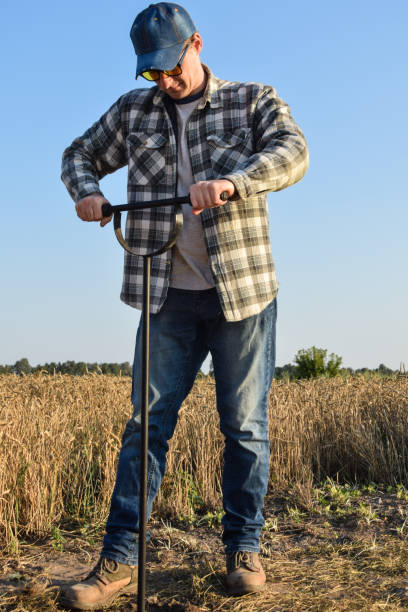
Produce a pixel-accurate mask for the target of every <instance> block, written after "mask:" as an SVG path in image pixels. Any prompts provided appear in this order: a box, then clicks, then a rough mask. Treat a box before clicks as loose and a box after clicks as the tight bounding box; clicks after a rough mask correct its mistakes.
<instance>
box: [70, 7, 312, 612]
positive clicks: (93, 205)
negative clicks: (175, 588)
mask: <svg viewBox="0 0 408 612" xmlns="http://www.w3.org/2000/svg"><path fill="white" fill-rule="evenodd" d="M131 39H132V42H133V45H134V48H135V52H136V55H137V73H136V77H138V76H142V77H144V78H146V79H147V80H148V81H152V82H153V84H154V86H153V87H148V88H146V89H136V90H134V91H131V92H129V93H127V94H125V95H123V96H122V97H121V98H119V100H118V101H117V102H116V103H115V104H114V105H113V106H112V107H111V108H110V109H109V111H108V112H107V113H106V114H105V115H103V116H102V117H101V119H100V120H99V121H98V122H96V123H95V124H94V125H93V126H92V127H91V128H90V129H89V130H88V131H87V132H85V134H84V135H83V136H82V137H80V138H77V139H76V140H75V141H74V142H73V143H72V145H71V146H70V147H69V148H68V149H67V150H66V151H65V153H64V158H63V172H62V178H63V181H64V182H65V184H66V186H67V188H68V190H69V192H70V194H71V196H72V198H73V199H74V201H75V202H76V210H77V214H78V216H79V217H80V218H81V219H82V220H84V221H100V224H101V226H104V225H105V224H106V223H108V222H109V221H110V219H106V218H105V219H104V218H102V214H101V206H102V204H103V203H104V202H106V199H105V198H104V196H103V194H102V192H101V191H100V187H99V183H98V181H99V179H101V178H102V177H103V176H105V175H106V174H107V173H109V172H114V171H115V170H117V169H118V168H120V167H122V166H124V165H128V168H129V173H128V199H129V202H131V203H137V202H139V201H149V200H158V199H161V198H171V197H173V196H175V195H185V194H187V193H190V197H191V202H192V207H190V206H188V205H186V206H184V210H183V216H184V225H183V230H182V233H181V235H180V237H179V239H178V241H177V243H176V246H175V247H174V248H173V249H172V251H170V252H169V251H168V252H166V253H164V254H162V255H159V256H156V257H154V258H153V262H152V280H151V293H152V298H151V313H152V314H151V323H150V327H151V332H150V334H151V346H152V349H151V355H150V403H149V467H148V470H149V472H148V512H150V510H151V507H152V503H153V500H154V497H155V495H156V493H157V491H158V488H159V486H160V482H161V479H162V477H163V474H164V470H165V462H166V452H167V450H168V440H169V439H170V438H171V437H172V434H173V431H174V428H175V425H176V422H177V414H178V409H179V407H180V405H181V403H182V402H183V400H184V399H185V397H186V396H187V394H188V393H189V391H190V389H191V387H192V385H193V382H194V379H195V377H196V374H197V372H198V371H199V369H200V366H201V365H202V363H203V361H204V359H205V358H206V356H207V354H208V353H209V352H210V353H211V356H212V361H213V367H214V375H215V380H216V393H217V409H218V412H219V416H220V427H221V431H222V433H223V434H224V436H225V452H224V468H223V483H222V488H223V506H224V510H225V516H224V518H223V543H224V545H225V550H226V561H227V579H226V584H227V588H228V591H229V592H230V593H232V594H236V595H239V594H243V593H248V592H253V591H259V590H262V589H263V588H264V584H265V573H264V571H263V569H262V566H261V563H260V561H259V556H258V553H259V538H260V532H261V529H262V526H263V517H262V507H263V501H264V496H265V493H266V489H267V484H268V464H269V439H268V418H267V410H268V394H269V389H270V385H271V383H272V378H273V372H274V365H275V321H276V294H277V282H276V277H275V271H274V265H273V260H272V256H271V250H270V239H269V228H268V211H267V201H266V193H267V192H269V191H278V190H280V189H283V188H285V187H288V186H289V185H291V184H293V183H295V182H297V181H299V180H300V179H301V178H302V177H303V175H304V173H305V172H306V169H307V164H308V153H307V145H306V143H305V139H304V137H303V134H302V132H301V131H300V129H299V128H298V127H297V125H296V124H295V122H294V120H293V119H292V117H291V115H290V112H289V109H288V106H287V105H286V104H285V103H284V102H283V101H282V100H280V99H279V98H278V97H277V95H276V92H275V90H274V89H273V88H272V87H269V86H265V85H262V84H259V83H233V82H229V81H224V80H219V79H217V78H216V77H215V76H214V75H213V74H212V72H211V71H210V70H209V68H207V67H206V66H204V65H203V64H202V63H201V61H200V52H201V49H202V44H203V43H202V39H201V36H200V34H199V33H198V32H197V30H196V28H195V26H194V24H193V22H192V20H191V17H190V16H189V14H188V13H187V12H186V11H185V10H184V9H183V8H182V7H181V6H179V5H177V4H171V3H167V2H160V3H159V4H151V5H150V6H149V7H148V8H147V9H145V10H144V11H142V12H141V13H140V14H139V15H138V16H137V17H136V19H135V21H134V23H133V26H132V29H131ZM223 192H227V194H228V201H227V202H225V201H224V200H223V199H221V198H220V196H221V194H222V193H223ZM172 214H173V213H172V211H171V209H170V208H169V207H168V208H161V209H152V210H150V211H139V212H131V213H129V215H128V222H127V240H128V242H129V243H130V245H131V246H133V247H134V248H138V249H139V250H140V253H141V254H143V253H144V252H146V251H151V250H154V249H155V248H157V247H158V246H159V245H160V244H163V243H164V242H165V241H166V239H167V236H168V233H169V228H170V227H171V223H172ZM142 270H143V260H142V257H135V256H132V255H129V254H127V253H126V254H125V264H124V281H123V289H122V293H121V298H122V300H123V301H125V302H126V303H127V304H130V305H131V306H134V307H137V308H141V307H142ZM140 336H141V334H140V329H139V332H138V337H137V342H136V351H135V359H134V374H133V388H132V402H133V406H134V412H133V416H132V418H131V419H130V421H129V422H128V423H127V426H126V429H125V432H124V435H123V441H122V448H121V452H120V456H119V463H118V471H117V479H116V484H115V488H114V492H113V496H112V503H111V509H110V514H109V518H108V521H107V525H106V535H105V538H104V543H103V549H102V553H101V558H100V560H99V562H98V564H97V566H96V567H95V568H94V570H93V571H92V572H91V574H90V575H89V576H88V578H87V579H85V580H84V581H83V582H82V583H79V584H77V585H74V586H72V587H70V588H69V589H67V590H66V592H65V603H66V604H67V605H69V606H71V607H72V608H75V609H79V610H82V609H87V610H90V609H96V608H98V607H102V606H104V605H108V604H109V603H110V602H111V601H113V600H114V599H115V598H116V597H117V596H118V595H119V594H120V593H123V592H132V591H134V590H135V589H136V566H137V550H138V508H139V479H138V476H139V439H140V437H139V434H140V380H139V372H140V359H141V347H140V345H141V337H140ZM197 435H199V432H197Z"/></svg>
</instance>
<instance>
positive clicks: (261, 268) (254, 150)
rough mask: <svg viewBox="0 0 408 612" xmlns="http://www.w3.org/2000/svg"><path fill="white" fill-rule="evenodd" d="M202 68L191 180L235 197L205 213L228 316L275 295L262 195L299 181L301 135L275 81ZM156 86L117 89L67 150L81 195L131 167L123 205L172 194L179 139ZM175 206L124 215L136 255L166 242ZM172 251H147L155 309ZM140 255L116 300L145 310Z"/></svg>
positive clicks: (72, 186)
mask: <svg viewBox="0 0 408 612" xmlns="http://www.w3.org/2000/svg"><path fill="white" fill-rule="evenodd" d="M204 69H205V70H206V72H207V74H208V82H207V87H206V90H205V93H204V96H203V98H202V99H201V100H200V102H199V104H198V106H197V108H196V110H195V111H194V112H193V114H192V115H191V117H190V119H189V122H188V125H187V140H188V146H189V150H190V157H191V167H192V172H193V177H194V180H195V181H204V180H210V179H216V178H224V179H227V180H229V181H231V182H232V183H233V184H234V186H235V194H234V196H233V197H232V198H230V200H229V201H228V202H227V203H226V204H225V205H224V206H221V207H217V208H210V209H206V210H204V211H203V212H202V213H201V215H200V218H201V221H202V225H203V231H204V238H205V243H206V247H207V252H208V258H209V264H210V267H211V270H212V274H213V277H214V282H215V286H216V288H217V292H218V296H219V299H220V303H221V306H222V309H223V312H224V315H225V318H226V319H227V321H239V320H241V319H244V318H246V317H249V316H252V315H255V314H257V313H259V312H261V311H262V310H263V309H264V308H265V307H266V306H267V304H269V303H270V302H271V301H272V300H273V298H274V297H275V296H276V294H277V291H278V283H277V280H276V275H275V268H274V263H273V259H272V254H271V247H270V237H269V223H268V208H267V199H266V193H267V192H269V191H279V190H281V189H284V188H285V187H288V186H289V185H292V184H293V183H296V182H297V181H299V180H300V179H301V178H302V177H303V175H304V174H305V172H306V169H307V166H308V150H307V145H306V142H305V138H304V136H303V134H302V132H301V130H300V129H299V127H298V126H297V125H296V123H295V121H294V120H293V118H292V117H291V115H290V111H289V107H288V106H287V105H286V104H285V103H284V102H283V101H282V100H281V99H279V98H278V97H277V94H276V91H275V90H274V88H273V87H270V86H266V85H262V84H260V83H252V82H251V83H237V82H230V81H225V80H220V79H217V78H216V77H214V75H213V74H212V73H211V71H210V70H209V69H208V68H207V67H206V66H204ZM164 95H165V94H163V92H161V91H160V90H159V89H158V87H152V88H148V89H136V90H133V91H131V92H129V93H126V94H125V95H123V96H122V97H121V98H119V100H118V101H117V102H116V103H115V104H113V106H112V107H111V108H110V109H109V110H108V111H107V112H106V113H105V114H104V115H103V116H102V117H101V118H100V119H99V121H97V122H96V123H95V124H94V125H93V126H92V127H91V128H90V129H89V130H87V131H86V132H85V133H84V134H83V136H81V137H80V138H77V139H76V140H74V142H73V143H72V144H71V146H70V147H68V148H67V149H66V150H65V152H64V155H63V163H62V180H63V181H64V183H65V185H66V187H67V189H68V191H69V193H70V195H71V196H72V198H73V200H74V201H75V202H77V201H78V200H80V199H81V198H84V197H85V196H86V195H89V194H90V193H93V192H99V193H102V192H101V190H100V187H99V182H98V181H99V179H101V178H102V177H103V176H105V175H106V174H108V173H111V172H114V171H115V170H117V169H118V168H121V167H122V166H125V165H127V166H128V201H129V203H135V204H137V202H141V201H144V202H146V201H147V202H148V201H150V200H158V199H160V198H171V197H174V196H175V194H176V182H177V144H176V135H175V133H174V130H173V127H172V123H171V120H170V117H169V115H168V113H167V111H166V108H165V105H164ZM172 225H173V212H172V207H163V208H156V209H151V210H143V211H142V210H140V211H135V212H133V211H132V212H129V213H128V215H127V222H126V239H127V241H128V243H129V244H130V246H131V247H132V248H133V249H137V250H138V252H140V254H141V255H143V254H144V253H146V252H149V251H152V250H156V249H158V248H159V246H160V245H162V244H163V243H164V242H166V241H167V238H168V236H169V233H170V231H171V228H172ZM171 261H172V253H171V251H167V252H165V253H163V254H161V255H158V256H155V257H153V258H152V272H151V312H152V313H156V312H158V311H159V310H160V308H161V306H162V305H163V303H164V301H165V299H166V295H167V289H168V286H169V281H170V275H171ZM142 293H143V258H142V257H139V256H135V255H130V254H129V253H126V252H125V261H124V277H123V287H122V292H121V299H122V300H123V301H124V302H125V303H127V304H129V305H130V306H134V307H136V308H139V309H141V308H142V300H143V295H142Z"/></svg>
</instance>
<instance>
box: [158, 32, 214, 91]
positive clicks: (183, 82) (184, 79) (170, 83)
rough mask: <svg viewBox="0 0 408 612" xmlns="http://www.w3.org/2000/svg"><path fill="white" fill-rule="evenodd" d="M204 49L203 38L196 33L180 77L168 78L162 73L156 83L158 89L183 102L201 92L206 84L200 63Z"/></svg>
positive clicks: (185, 57)
mask: <svg viewBox="0 0 408 612" xmlns="http://www.w3.org/2000/svg"><path fill="white" fill-rule="evenodd" d="M201 49H202V40H201V36H200V35H199V34H198V33H197V32H196V33H195V34H194V36H193V38H192V42H191V43H190V45H189V48H188V49H187V52H186V54H185V56H184V60H183V63H182V65H181V68H182V73H181V74H179V75H178V76H174V77H172V76H166V75H165V74H163V73H162V72H161V73H160V78H159V80H158V81H156V83H157V85H158V87H159V88H160V89H161V90H162V91H164V92H165V93H166V94H168V95H169V96H170V97H171V98H173V99H174V100H181V99H182V98H187V97H188V96H191V95H194V94H196V93H198V92H199V91H201V89H202V87H203V86H204V83H205V73H204V71H203V67H202V66H201V61H200V51H201Z"/></svg>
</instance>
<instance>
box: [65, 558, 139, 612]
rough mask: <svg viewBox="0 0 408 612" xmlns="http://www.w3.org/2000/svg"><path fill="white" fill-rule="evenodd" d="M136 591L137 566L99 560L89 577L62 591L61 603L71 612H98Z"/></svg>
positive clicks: (105, 559)
mask: <svg viewBox="0 0 408 612" xmlns="http://www.w3.org/2000/svg"><path fill="white" fill-rule="evenodd" d="M135 591H137V566H135V565H125V564H124V563H118V562H117V561H112V560H111V559H107V558H106V557H101V558H100V559H99V561H98V563H97V564H96V565H95V567H94V568H93V570H92V571H91V573H90V574H88V576H87V577H86V578H85V579H84V580H82V582H78V584H73V585H72V586H70V587H66V588H65V589H63V590H62V593H61V597H60V601H61V603H62V604H63V605H64V606H65V607H67V608H70V609H72V610H101V609H103V608H107V607H108V606H110V604H111V603H112V602H113V601H114V599H116V598H117V597H119V595H123V594H124V593H134V592H135Z"/></svg>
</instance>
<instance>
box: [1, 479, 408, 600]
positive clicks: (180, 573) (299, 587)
mask: <svg viewBox="0 0 408 612" xmlns="http://www.w3.org/2000/svg"><path fill="white" fill-rule="evenodd" d="M325 499H326V502H325V503H326V506H325V505H324V504H323V502H322V501H321V500H320V502H319V501H315V502H313V503H312V504H310V502H309V503H307V504H304V505H303V506H302V500H301V496H298V497H297V498H296V495H294V494H293V493H292V495H291V496H287V495H283V494H282V496H281V497H277V496H276V495H275V496H273V497H272V496H269V497H268V498H267V500H266V505H265V511H264V515H265V518H266V528H265V530H264V532H263V539H262V562H263V565H264V568H265V571H266V574H267V578H268V584H267V589H266V591H265V592H263V593H261V594H259V595H251V596H246V597H242V598H232V597H229V596H228V595H227V593H226V592H225V588H224V556H223V548H222V545H221V538H220V535H221V527H220V526H219V525H216V526H214V527H209V526H208V525H200V524H196V525H194V526H192V525H187V524H183V523H179V524H175V523H172V524H170V523H166V522H163V521H159V520H154V521H152V525H151V534H152V537H151V541H150V543H149V546H148V563H147V596H148V610H149V612H156V611H157V612H165V611H172V612H199V611H212V612H216V611H220V610H223V611H224V610H234V611H237V612H238V611H240V612H244V611H245V612H255V611H256V612H258V611H261V612H262V611H263V612H286V611H299V612H300V611H301V612H307V611H309V610H310V611H326V610H327V611H329V610H330V611H332V610H339V611H357V610H368V611H380V610H387V611H388V610H408V572H407V564H408V546H407V543H408V542H407V539H408V526H406V524H407V523H408V499H407V495H406V494H405V493H404V495H402V496H401V495H400V494H398V492H395V491H394V492H392V493H391V492H387V491H383V490H381V489H379V488H377V489H376V490H375V491H374V492H372V493H368V492H362V493H359V494H358V495H356V496H354V497H352V499H351V498H348V499H347V500H344V499H343V502H344V503H343V502H342V503H340V502H339V503H337V502H338V500H337V502H336V501H335V499H334V497H332V498H330V495H327V496H326V498H325ZM60 535H61V537H59V538H56V537H55V534H54V538H49V539H47V540H43V541H37V542H28V543H23V544H21V547H20V550H19V551H18V554H17V553H16V554H14V555H12V556H10V555H6V554H5V553H3V555H2V556H1V557H0V611H1V612H3V611H4V612H6V611H7V612H8V611H11V610H15V611H20V612H23V611H25V610H27V611H31V610H41V611H45V612H47V611H58V610H62V609H63V608H62V607H61V605H60V604H59V603H58V594H59V590H60V587H61V586H63V585H64V584H67V583H70V582H72V581H79V580H81V579H82V578H83V577H84V576H85V575H86V574H87V572H88V571H89V569H90V568H91V567H92V566H93V565H94V564H95V563H96V561H97V559H98V556H99V550H100V544H101V537H102V535H101V533H98V534H95V533H89V532H88V533H87V534H86V535H84V533H83V532H82V533H81V531H80V530H79V528H77V529H71V530H69V529H66V530H63V531H61V534H60ZM136 609H137V605H136V600H135V597H125V596H124V597H122V598H121V599H120V600H119V601H118V602H117V603H116V604H115V605H113V606H112V607H111V610H124V611H127V610H129V611H130V610H136Z"/></svg>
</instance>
